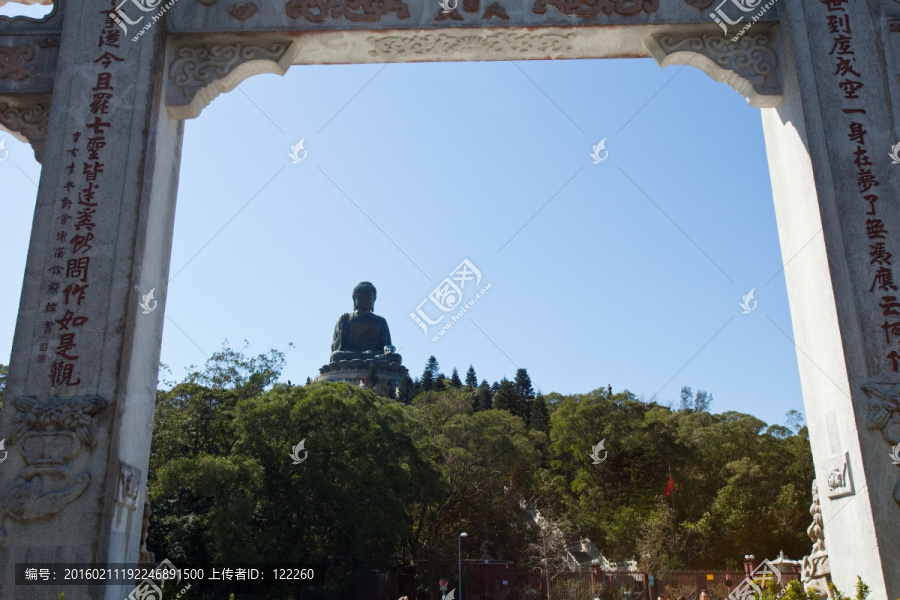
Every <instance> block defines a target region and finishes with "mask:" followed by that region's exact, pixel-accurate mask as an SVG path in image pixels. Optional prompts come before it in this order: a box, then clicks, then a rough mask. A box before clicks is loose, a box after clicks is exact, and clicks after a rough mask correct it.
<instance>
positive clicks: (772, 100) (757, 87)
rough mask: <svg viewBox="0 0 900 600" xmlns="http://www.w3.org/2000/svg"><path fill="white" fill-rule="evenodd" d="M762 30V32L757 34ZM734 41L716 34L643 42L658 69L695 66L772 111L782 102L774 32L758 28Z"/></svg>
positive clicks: (670, 36)
mask: <svg viewBox="0 0 900 600" xmlns="http://www.w3.org/2000/svg"><path fill="white" fill-rule="evenodd" d="M760 30H762V31H760ZM754 31H755V33H753V34H747V35H745V36H743V37H742V38H740V39H739V40H737V41H734V42H733V41H731V39H730V38H727V37H723V36H721V35H719V34H709V33H702V34H699V35H697V34H691V33H689V32H685V33H678V34H656V35H652V36H650V37H649V38H647V40H646V41H645V44H646V46H647V49H648V50H649V51H650V54H651V55H652V56H653V58H655V59H656V62H658V63H659V65H660V66H662V67H666V66H668V65H672V64H679V65H694V66H696V67H697V68H699V69H701V70H702V71H703V72H704V73H706V74H707V75H709V76H710V77H712V78H713V79H715V80H716V81H721V82H724V83H726V84H728V85H729V86H731V87H732V88H734V89H735V91H737V92H738V93H739V94H741V95H742V96H744V97H745V98H747V100H748V101H749V103H750V104H751V105H752V106H756V107H760V108H771V107H775V106H777V105H778V103H779V102H781V98H782V91H783V88H782V85H781V73H780V69H779V64H778V57H777V55H776V52H775V50H774V49H773V47H774V45H775V44H774V36H775V29H774V28H765V27H764V26H763V25H762V24H757V25H756V28H755V29H754Z"/></svg>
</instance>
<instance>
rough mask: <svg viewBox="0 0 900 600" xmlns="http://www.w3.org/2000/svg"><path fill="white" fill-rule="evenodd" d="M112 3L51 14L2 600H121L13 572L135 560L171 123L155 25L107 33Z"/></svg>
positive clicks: (5, 431) (169, 209)
mask: <svg viewBox="0 0 900 600" xmlns="http://www.w3.org/2000/svg"><path fill="white" fill-rule="evenodd" d="M115 5H116V3H115V2H109V1H108V0H67V2H66V3H65V5H64V7H63V14H62V18H63V25H62V35H61V38H60V48H59V58H58V63H57V66H56V69H55V73H54V77H53V100H52V108H51V110H50V120H49V127H48V128H47V136H46V145H45V150H44V166H43V169H42V172H41V179H40V185H39V190H38V198H37V205H36V208H35V217H34V224H33V227H32V233H31V242H30V246H29V249H28V258H27V264H26V269H25V279H24V283H23V287H22V296H21V301H20V307H19V316H18V321H17V323H16V330H15V337H14V340H13V349H12V358H11V361H10V369H9V379H8V383H7V388H6V402H5V403H4V410H3V411H2V413H0V437H5V438H6V448H7V449H8V451H9V458H8V459H7V460H6V461H5V462H4V463H3V466H2V469H0V586H2V589H0V597H2V598H4V600H6V599H15V600H25V599H29V598H35V597H37V595H40V596H42V597H43V596H46V597H54V598H55V597H56V596H57V595H58V594H59V593H60V592H65V593H66V598H67V599H70V598H71V599H79V600H84V599H87V598H90V599H92V600H97V599H100V598H108V599H110V600H111V599H113V598H115V599H116V600H121V599H122V598H124V597H126V596H127V595H128V592H129V590H130V589H131V588H133V587H134V586H133V583H132V584H131V585H125V586H115V585H113V586H54V587H49V588H48V587H41V588H35V587H28V586H16V585H14V581H15V578H14V576H13V572H14V564H15V563H16V562H22V561H29V562H60V561H69V562H80V563H94V564H96V565H102V564H105V563H125V562H130V563H134V562H136V561H137V559H138V551H139V536H140V532H141V520H142V519H141V517H142V508H143V505H144V495H145V488H146V475H147V466H148V460H149V453H150V438H151V429H152V424H153V414H154V401H155V392H156V384H157V372H158V364H159V352H160V343H161V338H162V328H163V304H164V300H165V290H166V281H167V278H168V269H169V258H170V252H171V241H172V227H173V223H174V210H175V191H176V187H177V178H178V169H179V162H180V149H181V139H182V131H183V126H182V123H181V122H180V121H176V120H173V119H170V118H169V117H168V116H167V114H166V111H165V110H164V108H163V97H164V94H165V82H166V77H165V70H166V61H165V30H164V25H165V24H164V22H163V21H162V20H160V21H159V22H153V21H152V20H151V18H150V15H149V14H147V16H142V22H140V23H139V24H138V25H134V26H132V25H123V26H119V25H117V24H116V23H115V22H113V20H112V19H111V18H109V15H108V11H109V10H110V9H112V8H114V7H115ZM137 16H138V15H134V14H131V15H130V17H131V20H135V21H137V20H138V19H137ZM146 25H150V28H149V29H147V30H146V31H145V32H144V34H143V35H141V36H140V38H139V39H138V40H137V41H132V40H131V37H132V36H133V35H135V33H136V30H137V29H138V28H139V27H142V26H146ZM123 29H127V30H128V31H127V33H126V32H124V31H123ZM151 290H153V291H154V293H153V297H149V296H147V295H148V294H149V293H150V292H151ZM142 301H143V306H144V309H142V308H141V306H140V304H141V303H142ZM157 307H158V308H157ZM144 313H146V314H144Z"/></svg>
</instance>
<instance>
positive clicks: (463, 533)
mask: <svg viewBox="0 0 900 600" xmlns="http://www.w3.org/2000/svg"><path fill="white" fill-rule="evenodd" d="M464 537H469V534H468V533H466V532H465V531H464V532H462V533H461V534H459V537H458V538H456V540H457V542H458V543H457V546H458V548H459V585H457V586H456V589H458V590H459V600H462V539H463V538H464Z"/></svg>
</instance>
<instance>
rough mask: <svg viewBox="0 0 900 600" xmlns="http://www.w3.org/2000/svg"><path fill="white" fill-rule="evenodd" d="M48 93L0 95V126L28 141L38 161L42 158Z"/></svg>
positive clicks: (47, 112) (45, 132) (47, 110)
mask: <svg viewBox="0 0 900 600" xmlns="http://www.w3.org/2000/svg"><path fill="white" fill-rule="evenodd" d="M49 119H50V95H49V94H33V95H16V96H0V127H2V128H3V129H5V130H6V131H9V132H10V133H11V134H12V135H13V137H15V138H16V139H17V140H19V141H20V142H25V143H30V144H31V147H32V148H33V149H34V157H35V158H36V159H37V161H38V162H41V161H42V160H43V158H44V144H45V143H46V141H47V121H48V120H49Z"/></svg>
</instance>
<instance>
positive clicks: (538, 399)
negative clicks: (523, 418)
mask: <svg viewBox="0 0 900 600" xmlns="http://www.w3.org/2000/svg"><path fill="white" fill-rule="evenodd" d="M529 426H530V427H531V428H532V429H536V430H538V431H543V432H544V433H550V413H549V412H548V411H547V401H546V400H544V395H543V394H542V393H540V392H538V394H537V396H535V398H534V402H532V403H531V419H530V420H529Z"/></svg>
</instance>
